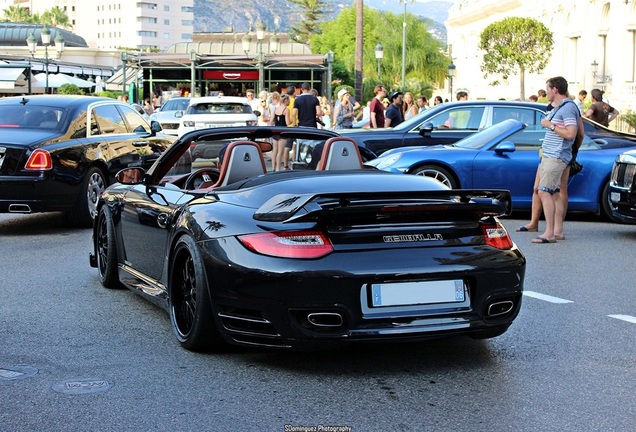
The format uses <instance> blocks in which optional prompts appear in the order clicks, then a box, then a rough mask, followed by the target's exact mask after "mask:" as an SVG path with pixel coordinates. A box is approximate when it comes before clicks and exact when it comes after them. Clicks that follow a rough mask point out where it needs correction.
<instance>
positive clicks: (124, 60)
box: [120, 51, 128, 94]
mask: <svg viewBox="0 0 636 432" xmlns="http://www.w3.org/2000/svg"><path fill="white" fill-rule="evenodd" d="M120 57H121V75H122V82H121V90H122V93H123V94H126V64H127V63H128V53H127V52H126V51H122V52H121V56H120Z"/></svg>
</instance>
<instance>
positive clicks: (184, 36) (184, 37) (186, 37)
mask: <svg viewBox="0 0 636 432" xmlns="http://www.w3.org/2000/svg"><path fill="white" fill-rule="evenodd" d="M181 39H187V40H192V33H181Z"/></svg>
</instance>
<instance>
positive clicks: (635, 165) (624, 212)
mask: <svg viewBox="0 0 636 432" xmlns="http://www.w3.org/2000/svg"><path fill="white" fill-rule="evenodd" d="M634 180H636V150H630V151H627V152H625V153H622V154H620V155H618V156H617V157H616V161H614V167H613V168H612V176H611V178H610V184H609V193H610V201H611V202H612V204H613V205H614V208H613V211H612V216H613V217H614V219H616V220H619V221H621V222H625V223H631V224H636V182H635V181H634Z"/></svg>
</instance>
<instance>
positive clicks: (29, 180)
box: [0, 174, 78, 213]
mask: <svg viewBox="0 0 636 432" xmlns="http://www.w3.org/2000/svg"><path fill="white" fill-rule="evenodd" d="M77 193H78V187H77V186H73V185H70V184H66V183H62V182H58V181H55V180H54V179H53V178H52V177H49V176H47V175H45V174H41V175H39V176H34V177H9V176H2V177H0V213H40V212H54V211H67V210H70V209H71V208H72V207H73V205H74V204H75V201H76V200H77Z"/></svg>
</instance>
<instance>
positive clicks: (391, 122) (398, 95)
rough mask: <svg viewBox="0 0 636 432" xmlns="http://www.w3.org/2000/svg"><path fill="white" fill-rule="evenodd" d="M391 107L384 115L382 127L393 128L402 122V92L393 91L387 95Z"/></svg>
mask: <svg viewBox="0 0 636 432" xmlns="http://www.w3.org/2000/svg"><path fill="white" fill-rule="evenodd" d="M389 100H390V101H391V105H389V106H388V107H387V109H386V112H385V113H384V117H385V120H384V127H395V126H397V125H399V124H400V123H402V122H403V121H404V116H403V114H402V92H400V91H394V92H392V93H391V94H390V95H389Z"/></svg>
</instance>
